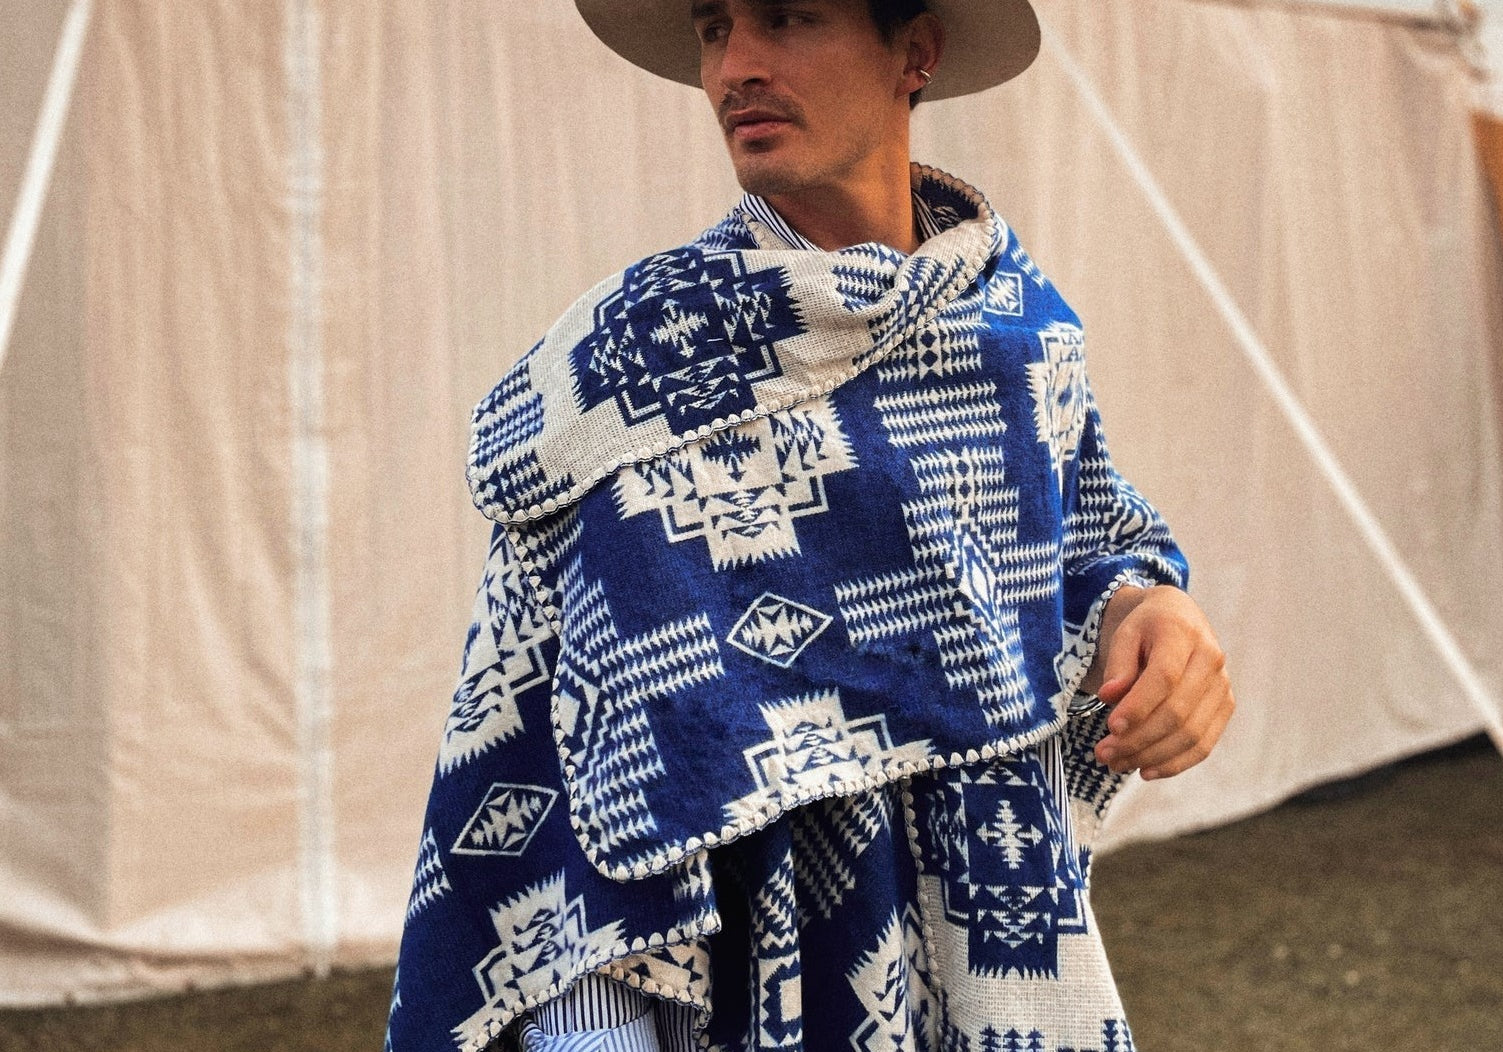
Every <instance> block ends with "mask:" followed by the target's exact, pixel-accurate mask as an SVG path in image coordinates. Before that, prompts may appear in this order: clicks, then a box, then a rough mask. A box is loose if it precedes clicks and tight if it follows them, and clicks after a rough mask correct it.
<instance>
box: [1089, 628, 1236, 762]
mask: <svg viewBox="0 0 1503 1052" xmlns="http://www.w3.org/2000/svg"><path fill="white" fill-rule="evenodd" d="M1231 705H1232V702H1231V685H1230V681H1229V680H1228V678H1227V675H1226V671H1225V668H1224V665H1223V663H1222V662H1221V661H1220V660H1219V654H1204V655H1197V656H1196V657H1195V658H1194V659H1193V660H1192V661H1191V664H1190V666H1189V667H1188V668H1187V669H1186V672H1185V676H1184V677H1183V678H1182V679H1181V681H1180V683H1179V685H1178V686H1177V687H1176V688H1175V690H1174V692H1173V693H1172V694H1171V695H1170V697H1169V698H1167V699H1166V700H1165V701H1164V702H1163V703H1162V704H1161V705H1160V706H1159V707H1158V708H1156V709H1155V710H1154V711H1153V712H1152V713H1151V714H1150V715H1149V716H1148V718H1147V719H1146V720H1144V721H1143V722H1142V723H1141V724H1138V725H1137V726H1135V727H1133V728H1132V729H1131V730H1129V731H1128V732H1126V733H1124V734H1121V735H1115V736H1114V740H1112V741H1111V742H1103V744H1104V745H1106V746H1107V748H1106V750H1105V752H1106V754H1107V756H1108V757H1109V761H1108V762H1110V763H1111V764H1112V767H1113V769H1115V770H1123V771H1128V770H1134V769H1137V768H1143V769H1148V768H1161V767H1163V766H1165V765H1166V764H1167V763H1169V761H1172V760H1175V759H1177V758H1179V757H1181V756H1186V757H1187V760H1186V762H1185V763H1184V764H1183V766H1181V767H1180V769H1181V770H1183V769H1184V768H1186V767H1190V766H1193V765H1194V764H1195V763H1198V762H1199V761H1200V760H1202V759H1204V758H1205V755H1206V754H1207V753H1209V751H1210V748H1209V746H1210V745H1211V744H1214V740H1215V735H1214V733H1213V730H1212V728H1213V727H1214V725H1215V724H1216V722H1217V721H1218V720H1221V722H1222V723H1223V724H1224V722H1225V720H1224V719H1222V713H1223V712H1225V714H1226V716H1227V717H1228V718H1229V717H1230V711H1229V710H1230V708H1231ZM1208 739H1209V740H1208ZM1098 755H1100V753H1098Z"/></svg>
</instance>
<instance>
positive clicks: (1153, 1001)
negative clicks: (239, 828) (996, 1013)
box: [0, 740, 1503, 1052]
mask: <svg viewBox="0 0 1503 1052" xmlns="http://www.w3.org/2000/svg"><path fill="white" fill-rule="evenodd" d="M1314 795H1315V796H1316V798H1315V799H1310V800H1306V801H1303V802H1295V803H1290V804H1287V805H1285V806H1284V807H1281V808H1279V809H1277V810H1275V811H1272V812H1270V813H1268V814H1265V815H1261V816H1259V817H1257V818H1254V819H1250V820H1248V821H1245V822H1240V823H1237V824H1236V825H1232V826H1227V827H1224V828H1221V829H1217V830H1213V831H1211V832H1208V833H1202V834H1199V835H1196V836H1190V837H1183V838H1180V839H1178V840H1174V841H1171V842H1168V843H1164V844H1153V845H1143V846H1138V847H1133V848H1129V849H1127V850H1124V851H1122V852H1119V853H1117V854H1114V855H1111V856H1108V857H1106V858H1104V859H1102V860H1101V861H1100V862H1099V863H1098V865H1097V870H1096V876H1095V905H1096V911H1097V915H1098V917H1099V919H1100V923H1101V927H1102V930H1103V933H1104V934H1105V937H1106V942H1107V947H1108V949H1109V950H1110V952H1111V956H1112V961H1113V964H1114V966H1115V969H1116V973H1117V978H1118V981H1119V983H1120V985H1121V988H1122V996H1123V999H1124V1001H1125V1002H1126V1004H1127V1014H1128V1018H1129V1020H1130V1021H1131V1022H1132V1025H1133V1029H1134V1031H1135V1034H1136V1038H1137V1046H1138V1048H1139V1050H1140V1052H1272V1050H1278V1052H1357V1050H1359V1049H1360V1050H1362V1052H1388V1050H1395V1052H1397V1050H1402V1052H1483V1050H1494V1049H1503V762H1500V760H1499V757H1498V755H1497V754H1496V753H1495V752H1493V751H1492V750H1491V748H1490V747H1489V746H1488V745H1487V743H1486V742H1483V741H1480V740H1479V741H1474V742H1472V743H1468V744H1467V745H1464V746H1462V747H1458V748H1457V749H1454V750H1449V751H1446V752H1443V753H1439V754H1432V755H1430V756H1427V757H1422V758H1419V759H1416V760H1412V761H1409V762H1407V763H1405V764H1401V765H1398V766H1396V767H1393V768H1387V769H1385V770H1384V771H1381V772H1377V773H1376V774H1374V775H1371V776H1368V777H1366V778H1363V779H1360V780H1358V781H1357V782H1355V783H1349V784H1346V785H1344V786H1341V787H1336V788H1333V789H1332V790H1331V791H1329V792H1326V793H1321V794H1314ZM390 990H391V973H390V971H389V970H378V971H370V972H357V973H350V974H340V975H335V976H333V977H332V978H330V979H327V980H322V981H313V980H309V981H304V982H296V983H279V984H274V985H268V986H260V987H254V988H250V989H238V990H229V991H218V992H209V993H199V994H194V995H191V996H185V997H172V998H164V999H162V1000H158V1001H150V1002H141V1003H135V1004H129V1005H118V1006H112V1007H103V1008H70V1009H48V1010H40V1011H12V1012H0V1052H94V1050H101V1052H103V1050H109V1052H169V1050H170V1052H188V1050H192V1052H252V1050H254V1052H355V1050H360V1052H376V1050H379V1049H380V1048H381V1045H382V1030H383V1026H384V1022H385V1016H386V1010H387V1001H388V997H389V994H390ZM435 1052H440V1050H435ZM831 1052H835V1050H831Z"/></svg>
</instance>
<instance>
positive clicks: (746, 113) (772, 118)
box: [725, 110, 791, 139]
mask: <svg viewBox="0 0 1503 1052" xmlns="http://www.w3.org/2000/svg"><path fill="white" fill-rule="evenodd" d="M790 123H791V121H790V120H789V119H788V118H787V117H786V116H784V115H783V114H781V113H776V112H774V111H772V110H737V111H735V112H733V113H729V114H727V115H726V118H725V129H726V133H727V134H728V135H731V136H734V137H735V138H738V139H754V138H757V137H759V136H762V135H766V134H768V133H769V132H773V131H776V130H777V129H779V128H782V127H785V126H786V125H788V124H790Z"/></svg>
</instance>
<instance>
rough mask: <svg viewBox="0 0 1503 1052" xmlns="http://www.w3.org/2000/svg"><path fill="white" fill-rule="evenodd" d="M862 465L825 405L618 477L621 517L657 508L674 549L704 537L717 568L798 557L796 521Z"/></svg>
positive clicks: (725, 434)
mask: <svg viewBox="0 0 1503 1052" xmlns="http://www.w3.org/2000/svg"><path fill="white" fill-rule="evenodd" d="M855 466H856V462H855V459H854V457H853V456H852V454H851V447H850V443H849V442H848V441H847V440H846V438H845V436H844V435H843V434H842V433H841V429H840V418H839V417H838V416H837V415H836V412H835V407H834V406H833V405H832V404H831V403H830V401H829V400H828V399H823V398H820V399H815V400H813V401H812V402H809V403H806V404H804V405H801V406H796V407H793V408H792V409H790V410H789V411H788V413H787V415H786V416H781V417H763V418H760V419H757V420H754V421H751V422H749V423H747V424H745V425H743V426H742V427H738V428H735V429H732V430H727V431H721V432H718V433H717V434H715V435H712V436H710V437H709V438H708V439H706V440H705V441H703V442H699V443H696V444H694V445H692V446H688V447H686V448H684V449H681V450H677V451H675V452H673V453H669V454H666V455H665V456H663V457H661V458H659V459H657V460H653V461H650V462H648V463H645V464H635V465H632V466H631V467H630V468H628V469H627V470H625V471H623V472H621V474H620V475H619V476H617V479H616V482H615V495H616V501H617V504H618V506H619V508H620V513H621V516H622V518H629V517H631V516H634V515H640V514H643V513H644V512H656V513H657V515H658V516H659V518H660V519H661V521H662V523H663V530H664V533H665V535H666V536H667V539H668V540H669V541H670V542H671V543H675V544H676V543H679V542H682V541H686V540H691V539H693V538H703V539H704V541H705V542H706V543H707V544H708V546H709V552H710V556H711V559H712V560H713V563H714V566H715V569H717V570H722V569H726V568H728V567H734V566H740V565H744V564H746V563H749V562H758V561H761V560H765V559H772V558H777V557H780V556H787V555H796V554H797V553H798V552H799V542H798V534H797V532H796V531H795V529H794V520H795V519H800V518H803V517H805V516H808V515H818V514H820V513H822V512H824V511H827V510H828V509H829V502H828V500H827V499H826V496H825V486H824V480H825V478H826V477H827V476H829V475H831V474H833V473H835V472H839V471H849V470H850V469H852V468H854V467H855Z"/></svg>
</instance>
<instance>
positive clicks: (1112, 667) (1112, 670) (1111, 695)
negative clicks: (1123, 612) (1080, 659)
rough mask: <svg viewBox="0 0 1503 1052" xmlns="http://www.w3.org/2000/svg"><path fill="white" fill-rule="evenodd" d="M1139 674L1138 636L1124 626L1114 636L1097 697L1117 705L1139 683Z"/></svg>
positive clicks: (1097, 690)
mask: <svg viewBox="0 0 1503 1052" xmlns="http://www.w3.org/2000/svg"><path fill="white" fill-rule="evenodd" d="M1138 672H1139V668H1138V638H1137V634H1136V633H1135V632H1133V630H1132V629H1131V628H1129V627H1127V626H1126V625H1125V624H1124V625H1122V626H1119V627H1118V629H1117V631H1116V632H1115V633H1114V634H1113V635H1112V641H1111V646H1110V647H1108V648H1107V652H1106V664H1105V665H1104V666H1103V667H1102V670H1101V686H1100V687H1098V688H1097V689H1096V696H1097V697H1098V698H1100V699H1101V700H1102V701H1104V702H1106V703H1107V704H1108V705H1115V704H1117V702H1119V701H1121V700H1122V699H1123V698H1125V697H1126V696H1127V692H1128V691H1129V690H1131V689H1132V685H1133V684H1134V683H1135V682H1137V679H1138Z"/></svg>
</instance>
